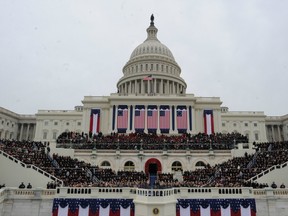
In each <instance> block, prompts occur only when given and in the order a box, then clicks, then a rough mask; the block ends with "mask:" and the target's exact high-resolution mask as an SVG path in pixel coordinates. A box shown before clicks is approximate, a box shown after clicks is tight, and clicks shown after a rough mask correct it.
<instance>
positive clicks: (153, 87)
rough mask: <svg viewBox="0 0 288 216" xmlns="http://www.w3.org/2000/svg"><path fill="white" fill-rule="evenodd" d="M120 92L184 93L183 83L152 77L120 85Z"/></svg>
mask: <svg viewBox="0 0 288 216" xmlns="http://www.w3.org/2000/svg"><path fill="white" fill-rule="evenodd" d="M119 93H124V94H183V93H185V87H184V85H183V84H181V83H179V82H176V81H171V80H165V79H158V78H153V77H151V79H150V80H144V79H135V80H131V81H128V82H125V83H123V84H121V85H120V86H119Z"/></svg>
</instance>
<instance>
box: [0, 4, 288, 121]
mask: <svg viewBox="0 0 288 216" xmlns="http://www.w3.org/2000/svg"><path fill="white" fill-rule="evenodd" d="M287 9H288V1H286V0H275V1H271V0H258V1H254V0H241V1H230V0H225V1H218V0H211V1H202V0H201V1H200V0H198V1H196V0H187V1H184V0H178V1H176V0H174V1H172V0H171V1H170V0H157V1H156V0H146V1H137V0H127V1H126V0H125V1H124V0H123V1H122V0H115V1H108V0H103V1H98V0H77V1H76V0H42V1H39V0H1V1H0V29H1V32H0V75H1V79H0V80H1V84H0V106H2V107H4V108H6V109H9V110H11V111H13V112H16V113H19V114H35V113H36V112H37V111H38V110H40V109H61V110H69V109H74V106H75V105H81V104H82V103H81V100H83V98H84V96H102V95H110V93H115V92H116V91H117V89H116V83H117V81H118V80H119V79H120V78H121V77H122V68H123V66H124V65H125V63H126V62H127V61H128V60H129V57H130V54H131V53H132V51H133V50H134V48H136V46H137V45H139V44H141V43H142V42H143V41H144V40H145V39H146V36H147V35H146V28H148V26H149V23H150V15H151V14H152V13H153V14H154V17H155V20H154V22H155V26H156V27H157V28H158V39H159V40H160V41H161V43H163V44H165V45H166V46H167V47H169V48H170V50H171V51H172V53H173V55H174V57H175V59H176V61H177V63H178V64H179V66H180V67H181V69H182V73H181V77H182V78H183V79H184V80H185V81H186V83H187V86H188V87H187V93H193V94H195V96H197V97H201V96H203V97H211V96H215V97H220V99H221V101H222V102H223V104H222V105H223V106H227V107H229V110H230V111H264V113H265V114H266V115H276V116H279V115H284V114H288V97H287V89H288V87H287V86H288V27H287V26H288V12H287Z"/></svg>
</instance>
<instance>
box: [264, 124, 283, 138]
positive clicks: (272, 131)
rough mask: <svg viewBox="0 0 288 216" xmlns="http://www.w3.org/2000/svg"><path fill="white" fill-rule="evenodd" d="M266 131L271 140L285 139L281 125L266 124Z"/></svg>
mask: <svg viewBox="0 0 288 216" xmlns="http://www.w3.org/2000/svg"><path fill="white" fill-rule="evenodd" d="M266 133H267V139H268V141H269V142H274V141H283V130H282V126H281V125H266Z"/></svg>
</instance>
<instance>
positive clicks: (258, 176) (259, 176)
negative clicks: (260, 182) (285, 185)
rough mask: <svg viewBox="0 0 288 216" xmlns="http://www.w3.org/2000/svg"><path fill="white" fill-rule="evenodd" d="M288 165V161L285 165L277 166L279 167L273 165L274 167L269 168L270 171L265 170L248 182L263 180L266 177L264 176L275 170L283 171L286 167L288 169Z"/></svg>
mask: <svg viewBox="0 0 288 216" xmlns="http://www.w3.org/2000/svg"><path fill="white" fill-rule="evenodd" d="M287 165H288V161H286V162H285V163H283V164H280V165H279V164H277V165H273V166H271V167H269V168H268V169H266V170H263V171H262V172H261V173H259V174H257V175H255V176H253V177H252V178H250V179H249V180H248V181H255V180H257V179H259V178H261V177H262V176H264V175H266V174H268V173H270V172H271V171H273V170H275V169H281V168H284V167H286V166H287Z"/></svg>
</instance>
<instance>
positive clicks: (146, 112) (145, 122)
mask: <svg viewBox="0 0 288 216" xmlns="http://www.w3.org/2000/svg"><path fill="white" fill-rule="evenodd" d="M144 109H145V115H144V116H145V119H144V132H145V133H148V128H147V118H148V106H146V105H145V106H144Z"/></svg>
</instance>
